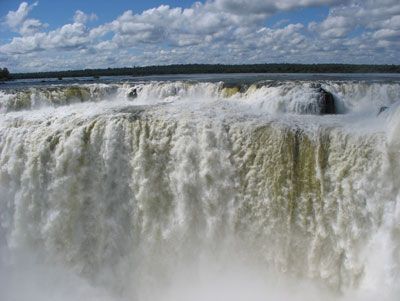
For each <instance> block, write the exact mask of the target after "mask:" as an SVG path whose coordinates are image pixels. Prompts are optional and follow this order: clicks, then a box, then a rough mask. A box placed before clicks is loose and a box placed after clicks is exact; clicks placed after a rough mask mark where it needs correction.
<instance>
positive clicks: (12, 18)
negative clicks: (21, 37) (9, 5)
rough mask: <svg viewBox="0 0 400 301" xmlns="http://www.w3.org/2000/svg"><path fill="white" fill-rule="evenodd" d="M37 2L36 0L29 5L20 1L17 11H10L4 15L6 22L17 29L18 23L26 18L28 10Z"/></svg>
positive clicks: (20, 23)
mask: <svg viewBox="0 0 400 301" xmlns="http://www.w3.org/2000/svg"><path fill="white" fill-rule="evenodd" d="M38 4H39V2H38V1H36V2H35V3H33V4H32V5H29V4H28V3H26V2H22V3H21V4H20V6H19V8H18V10H17V11H10V12H8V14H7V16H6V23H7V25H8V26H10V27H11V28H12V29H13V30H17V29H18V27H19V26H20V25H22V23H23V22H24V21H25V20H26V19H27V18H28V15H29V12H30V11H31V10H32V8H34V7H35V6H37V5H38Z"/></svg>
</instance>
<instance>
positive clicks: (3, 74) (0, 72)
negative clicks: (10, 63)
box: [0, 68, 11, 81]
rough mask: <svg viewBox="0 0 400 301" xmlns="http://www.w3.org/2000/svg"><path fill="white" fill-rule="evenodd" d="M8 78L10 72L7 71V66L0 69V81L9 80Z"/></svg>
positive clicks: (9, 77)
mask: <svg viewBox="0 0 400 301" xmlns="http://www.w3.org/2000/svg"><path fill="white" fill-rule="evenodd" d="M10 79H11V75H10V72H8V69H7V68H3V69H0V81H3V80H10Z"/></svg>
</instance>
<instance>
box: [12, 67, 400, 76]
mask: <svg viewBox="0 0 400 301" xmlns="http://www.w3.org/2000/svg"><path fill="white" fill-rule="evenodd" d="M226 73H400V65H351V64H253V65H209V64H184V65H162V66H146V67H133V68H107V69H84V70H67V71H49V72H29V73H13V74H11V79H35V78H59V79H61V78H63V77H95V78H97V77H101V76H150V75H172V74H226Z"/></svg>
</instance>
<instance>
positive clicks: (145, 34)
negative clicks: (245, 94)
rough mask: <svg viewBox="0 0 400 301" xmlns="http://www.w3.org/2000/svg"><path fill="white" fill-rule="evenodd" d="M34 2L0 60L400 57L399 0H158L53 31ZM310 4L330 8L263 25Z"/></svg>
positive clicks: (18, 17) (17, 19) (20, 13)
mask: <svg viewBox="0 0 400 301" xmlns="http://www.w3.org/2000/svg"><path fill="white" fill-rule="evenodd" d="M37 4H38V3H37V2H35V3H34V4H32V5H28V4H27V3H26V2H23V3H22V4H21V5H20V7H19V8H18V10H17V11H11V12H9V13H8V14H7V16H6V23H7V24H8V26H9V27H10V28H11V29H12V30H14V31H16V32H18V33H20V34H21V37H14V38H13V39H12V41H11V42H7V43H5V44H3V45H0V59H3V60H8V61H10V62H11V61H12V62H14V64H16V65H18V64H19V66H24V59H25V56H27V55H29V56H30V60H32V59H34V60H44V56H43V55H41V53H45V54H46V62H47V63H46V64H43V65H41V66H42V67H43V66H45V67H46V68H48V69H51V68H50V66H51V64H52V63H53V62H55V61H56V60H55V59H53V58H52V59H50V58H48V57H47V56H48V55H50V56H51V54H55V53H62V54H63V55H64V56H68V55H66V54H70V55H69V58H68V60H66V62H68V64H70V66H71V68H72V66H75V67H76V68H78V67H79V66H81V65H84V66H92V67H96V66H95V65H93V64H97V66H98V67H100V66H108V65H110V64H111V65H112V64H114V65H116V64H119V66H124V64H125V66H127V65H128V66H129V64H130V65H150V64H169V63H260V62H293V63H295V62H298V63H310V62H312V63H314V62H343V63H346V62H348V63H354V62H355V63H357V62H359V63H363V62H364V63H365V62H368V63H369V62H380V63H386V62H389V63H393V62H395V63H400V55H399V50H397V49H400V3H399V2H398V0H381V1H379V3H378V2H377V1H376V0H365V1H356V0H281V1H272V0H210V1H206V2H195V3H194V4H193V5H192V6H191V7H189V8H185V9H183V8H179V7H170V6H168V5H161V6H159V7H156V8H152V9H149V10H146V11H143V12H141V13H137V14H134V13H133V11H132V10H127V11H125V12H121V15H120V16H119V17H117V18H116V19H115V20H113V21H112V22H110V23H105V24H102V25H100V26H97V27H94V28H91V27H90V23H89V22H88V21H93V20H96V19H97V16H96V15H94V14H91V15H88V14H86V13H85V12H83V11H80V10H77V11H76V12H75V14H74V16H72V19H73V23H71V24H65V25H63V26H61V27H59V28H57V29H55V30H51V31H48V32H45V31H43V29H44V28H43V27H44V26H43V25H42V24H41V23H40V21H39V20H35V19H29V12H30V11H31V10H32V8H33V7H35V6H37ZM309 7H326V8H329V14H328V15H327V16H326V17H325V18H324V19H322V21H319V22H317V21H315V20H313V21H312V22H310V23H309V24H305V25H303V24H291V21H290V20H286V19H285V20H282V21H278V22H277V23H275V25H274V26H273V27H272V28H269V27H266V26H265V22H266V21H267V20H268V18H269V17H271V16H274V15H275V16H277V15H279V14H280V13H285V12H291V11H294V12H296V10H298V9H299V8H305V9H306V8H309ZM94 54H95V55H94ZM32 57H34V58H32ZM371 58H377V59H379V61H374V60H372V59H371ZM79 62H85V63H81V64H80V65H79ZM91 62H92V63H91ZM32 64H33V62H32ZM31 66H33V65H31ZM56 67H57V65H56ZM56 67H55V68H56ZM43 68H44V67H43ZM58 68H60V67H58Z"/></svg>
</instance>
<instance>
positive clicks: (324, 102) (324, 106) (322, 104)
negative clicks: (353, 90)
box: [317, 87, 337, 115]
mask: <svg viewBox="0 0 400 301" xmlns="http://www.w3.org/2000/svg"><path fill="white" fill-rule="evenodd" d="M318 92H319V96H318V100H317V101H318V106H319V114H320V115H326V114H336V113H337V110H336V106H335V99H334V97H333V95H332V93H330V92H328V91H325V90H324V89H323V88H321V87H318Z"/></svg>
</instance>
